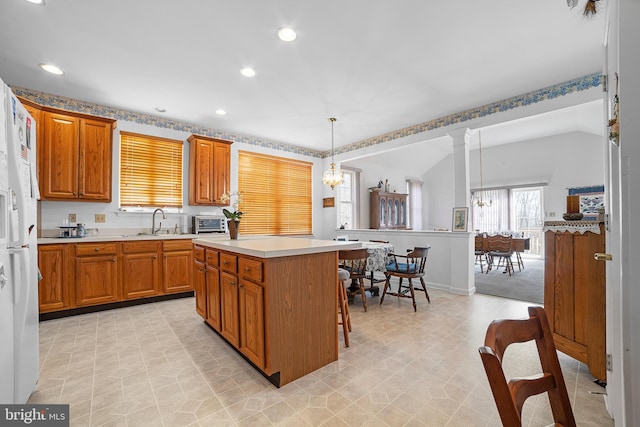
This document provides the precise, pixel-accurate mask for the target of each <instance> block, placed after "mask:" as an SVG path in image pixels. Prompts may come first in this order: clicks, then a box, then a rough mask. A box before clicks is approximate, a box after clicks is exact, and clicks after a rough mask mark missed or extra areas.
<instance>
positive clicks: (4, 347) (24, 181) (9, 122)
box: [0, 79, 39, 404]
mask: <svg viewBox="0 0 640 427" xmlns="http://www.w3.org/2000/svg"><path fill="white" fill-rule="evenodd" d="M0 95H1V96H2V99H1V101H2V102H0V343H1V344H0V403H2V404H24V403H26V402H27V400H28V399H29V396H30V395H31V393H32V392H33V391H34V389H35V387H36V382H37V381H38V374H39V336H38V269H37V263H38V248H37V237H36V235H37V231H36V222H37V200H38V198H39V191H38V183H37V180H36V124H35V121H34V120H33V117H31V115H29V113H28V112H27V110H26V109H25V108H24V107H23V106H22V104H21V103H20V101H19V100H18V99H17V98H16V97H15V95H14V94H13V93H12V92H11V89H10V88H9V87H8V86H6V85H5V84H4V82H2V80H1V79H0Z"/></svg>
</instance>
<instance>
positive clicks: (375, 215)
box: [369, 191, 407, 229]
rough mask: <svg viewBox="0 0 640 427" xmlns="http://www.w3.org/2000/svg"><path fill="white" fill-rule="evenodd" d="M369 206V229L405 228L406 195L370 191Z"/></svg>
mask: <svg viewBox="0 0 640 427" xmlns="http://www.w3.org/2000/svg"><path fill="white" fill-rule="evenodd" d="M369 194H370V206H369V221H370V224H369V228H389V229H394V228H395V229H402V228H407V195H406V194H399V193H387V192H384V191H372V192H371V193H369Z"/></svg>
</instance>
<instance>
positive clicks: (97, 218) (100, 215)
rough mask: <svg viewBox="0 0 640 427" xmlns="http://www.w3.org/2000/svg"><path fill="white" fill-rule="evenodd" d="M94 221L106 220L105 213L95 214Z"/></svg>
mask: <svg viewBox="0 0 640 427" xmlns="http://www.w3.org/2000/svg"><path fill="white" fill-rule="evenodd" d="M96 222H107V218H106V215H105V214H96Z"/></svg>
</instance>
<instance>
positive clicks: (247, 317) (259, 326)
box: [238, 280, 265, 369]
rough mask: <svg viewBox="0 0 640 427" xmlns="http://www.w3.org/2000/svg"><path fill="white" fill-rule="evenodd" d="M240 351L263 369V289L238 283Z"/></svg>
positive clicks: (253, 284) (249, 283) (247, 283)
mask: <svg viewBox="0 0 640 427" xmlns="http://www.w3.org/2000/svg"><path fill="white" fill-rule="evenodd" d="M239 288H240V289H239V293H240V301H239V310H238V311H239V314H240V334H241V335H240V351H241V352H242V353H243V354H244V355H245V356H247V358H248V359H249V360H251V361H252V362H253V363H254V364H255V365H256V366H258V367H259V368H262V369H264V368H265V353H264V334H265V330H264V299H263V288H262V286H260V285H257V284H255V283H252V282H249V281H247V280H241V281H240V287H239Z"/></svg>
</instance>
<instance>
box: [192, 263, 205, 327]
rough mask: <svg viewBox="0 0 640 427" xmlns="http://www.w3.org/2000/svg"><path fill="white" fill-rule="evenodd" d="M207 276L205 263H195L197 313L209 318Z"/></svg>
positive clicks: (194, 278) (194, 287)
mask: <svg viewBox="0 0 640 427" xmlns="http://www.w3.org/2000/svg"><path fill="white" fill-rule="evenodd" d="M206 280H207V277H206V270H205V267H204V264H203V263H201V262H194V263H193V289H194V290H195V293H196V313H198V314H199V315H200V316H201V317H202V318H203V319H206V318H207V282H206Z"/></svg>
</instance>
